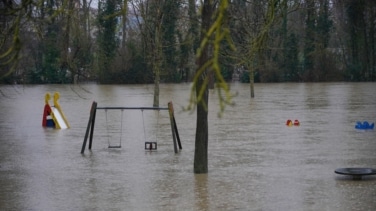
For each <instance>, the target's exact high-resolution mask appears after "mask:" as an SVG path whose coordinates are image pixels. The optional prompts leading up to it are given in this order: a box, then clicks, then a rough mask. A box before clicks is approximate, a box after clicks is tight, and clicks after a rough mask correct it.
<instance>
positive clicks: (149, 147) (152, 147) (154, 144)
mask: <svg viewBox="0 0 376 211" xmlns="http://www.w3.org/2000/svg"><path fill="white" fill-rule="evenodd" d="M145 149H146V150H157V142H145Z"/></svg>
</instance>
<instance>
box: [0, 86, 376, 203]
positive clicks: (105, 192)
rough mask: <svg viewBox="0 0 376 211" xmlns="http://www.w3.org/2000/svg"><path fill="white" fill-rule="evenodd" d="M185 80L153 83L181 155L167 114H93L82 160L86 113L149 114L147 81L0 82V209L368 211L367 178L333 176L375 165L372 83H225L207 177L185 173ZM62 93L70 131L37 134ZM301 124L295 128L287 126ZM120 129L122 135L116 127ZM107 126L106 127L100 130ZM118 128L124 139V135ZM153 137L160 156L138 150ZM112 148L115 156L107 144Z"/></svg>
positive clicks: (189, 145) (212, 108)
mask: <svg viewBox="0 0 376 211" xmlns="http://www.w3.org/2000/svg"><path fill="white" fill-rule="evenodd" d="M189 88H190V85H189V84H168V85H167V84H162V85H161V92H160V93H161V97H160V102H161V106H163V107H165V106H167V103H168V102H169V101H173V103H174V107H175V112H176V121H177V125H178V128H179V134H180V137H181V140H182V145H183V150H182V151H181V152H180V153H179V154H174V150H173V144H172V136H171V128H170V125H169V117H168V113H167V112H166V111H160V112H157V111H143V112H142V111H129V110H124V111H123V114H122V115H123V118H121V113H122V112H121V111H111V112H110V111H108V113H107V121H106V112H105V111H103V110H101V111H100V110H98V112H97V119H96V125H95V131H94V141H93V149H92V151H88V150H86V151H85V154H83V155H82V154H80V150H81V146H82V141H83V138H84V134H85V130H86V126H87V121H88V118H89V112H90V111H89V110H90V106H91V103H92V101H93V100H95V101H97V102H98V106H151V105H152V100H153V86H152V85H127V86H125V85H124V86H121V85H117V86H114V85H111V86H110V85H80V86H74V85H38V86H4V85H3V86H0V134H1V135H0V144H1V145H0V187H1V188H0V210H178V209H180V210H373V209H374V208H375V207H376V201H375V200H374V199H375V197H376V178H375V177H374V176H373V177H372V176H368V177H365V178H364V179H363V180H361V181H355V180H351V178H347V177H345V176H340V175H335V174H334V170H335V169H336V168H341V167H370V168H376V165H375V163H376V156H375V155H376V154H375V149H376V139H375V137H376V135H375V131H357V130H355V129H354V126H355V123H356V121H370V122H374V121H375V120H376V113H375V111H376V93H375V92H374V91H373V90H376V89H375V88H376V84H375V83H309V84H256V98H255V99H252V100H250V98H249V96H250V94H249V87H248V85H247V84H238V83H235V84H231V89H232V91H233V92H237V93H238V94H237V96H236V97H235V98H234V101H235V103H236V106H234V107H228V108H227V109H226V111H225V113H224V115H223V118H221V119H219V118H218V117H217V114H218V111H219V107H218V96H217V95H216V93H215V92H214V91H211V93H210V102H209V139H210V140H209V174H207V175H195V174H193V154H194V137H195V134H194V133H195V123H196V116H195V113H194V112H193V113H190V112H182V111H181V110H182V109H181V108H182V107H184V106H187V105H188V97H189V90H190V89H189ZM55 91H59V92H60V94H61V98H60V104H61V106H62V109H63V111H64V113H65V115H66V116H67V119H68V121H69V123H70V125H71V128H70V129H67V130H54V129H45V128H42V127H41V123H42V112H43V106H44V94H45V93H46V92H55ZM287 119H291V120H295V119H298V120H299V121H300V123H301V126H300V127H287V126H286V125H285V122H286V120H287ZM121 121H123V125H122V127H121V126H120V125H121V124H120V123H121ZM106 122H107V123H106ZM121 131H122V132H121ZM145 141H157V142H158V151H153V152H149V151H145V150H144V142H145ZM119 143H121V145H122V148H121V149H108V148H107V147H108V145H109V144H110V145H117V144H119Z"/></svg>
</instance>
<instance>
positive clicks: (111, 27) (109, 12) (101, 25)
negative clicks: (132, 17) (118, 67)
mask: <svg viewBox="0 0 376 211" xmlns="http://www.w3.org/2000/svg"><path fill="white" fill-rule="evenodd" d="M119 9H120V8H119V0H101V1H99V4H98V17H97V21H98V37H97V39H98V40H97V41H98V46H99V52H98V61H99V64H98V67H99V75H98V76H99V81H100V82H102V83H109V82H110V81H111V78H112V76H111V72H113V70H112V61H113V60H114V58H115V55H116V49H117V47H118V44H119V41H118V39H117V37H116V27H117V24H118V19H117V16H116V15H115V14H116V13H117V12H119Z"/></svg>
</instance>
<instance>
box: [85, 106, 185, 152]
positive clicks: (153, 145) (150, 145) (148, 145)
mask: <svg viewBox="0 0 376 211" xmlns="http://www.w3.org/2000/svg"><path fill="white" fill-rule="evenodd" d="M97 110H105V116H106V131H107V134H109V126H108V117H107V116H108V115H107V111H108V110H120V111H121V121H120V140H119V145H111V144H110V137H109V135H107V141H108V148H121V141H122V134H123V132H122V131H123V111H124V110H141V112H142V125H143V129H144V140H145V149H146V150H157V142H156V141H155V142H147V141H146V133H145V123H144V110H158V111H160V110H168V112H169V116H170V124H171V132H172V140H173V144H174V151H175V153H178V147H179V149H180V150H181V149H182V146H181V142H180V138H179V132H178V128H177V126H176V121H175V116H174V108H173V105H172V102H169V103H168V107H167V108H166V107H98V106H97V102H95V101H94V102H93V103H92V105H91V109H90V117H89V122H88V124H87V128H86V133H85V138H84V142H83V143H82V149H81V154H83V153H84V152H85V148H86V143H87V140H88V138H89V134H90V138H89V146H88V149H89V150H91V147H92V143H93V134H94V125H95V117H96V112H97ZM158 122H159V113H158V118H157V125H158ZM156 137H157V134H156Z"/></svg>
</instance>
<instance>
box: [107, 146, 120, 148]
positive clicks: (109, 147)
mask: <svg viewBox="0 0 376 211" xmlns="http://www.w3.org/2000/svg"><path fill="white" fill-rule="evenodd" d="M108 148H121V146H108Z"/></svg>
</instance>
